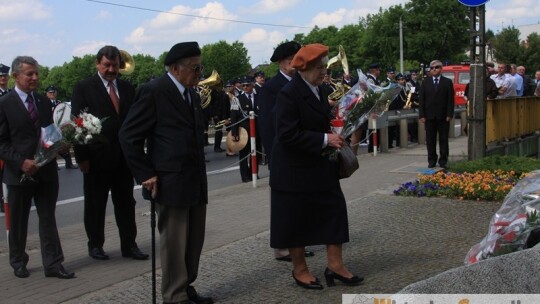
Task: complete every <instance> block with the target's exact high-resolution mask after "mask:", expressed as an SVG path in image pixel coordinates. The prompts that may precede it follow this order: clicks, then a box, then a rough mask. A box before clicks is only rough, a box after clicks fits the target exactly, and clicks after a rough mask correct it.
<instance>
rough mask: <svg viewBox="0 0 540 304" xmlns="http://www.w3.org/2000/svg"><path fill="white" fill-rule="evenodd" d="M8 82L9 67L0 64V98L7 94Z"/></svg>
mask: <svg viewBox="0 0 540 304" xmlns="http://www.w3.org/2000/svg"><path fill="white" fill-rule="evenodd" d="M8 81H9V67H8V66H7V65H3V64H1V63H0V96H2V95H5V94H7V92H9V89H8V87H7V86H8Z"/></svg>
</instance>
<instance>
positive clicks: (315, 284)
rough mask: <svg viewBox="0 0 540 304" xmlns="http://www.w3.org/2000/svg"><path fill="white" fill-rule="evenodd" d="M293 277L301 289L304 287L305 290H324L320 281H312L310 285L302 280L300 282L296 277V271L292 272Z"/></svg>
mask: <svg viewBox="0 0 540 304" xmlns="http://www.w3.org/2000/svg"><path fill="white" fill-rule="evenodd" d="M292 277H293V279H294V281H295V282H296V285H298V286H300V287H303V288H305V289H323V286H322V284H321V281H319V279H317V278H315V281H311V282H309V283H304V282H302V281H300V280H298V279H297V278H296V277H295V276H294V270H293V272H292Z"/></svg>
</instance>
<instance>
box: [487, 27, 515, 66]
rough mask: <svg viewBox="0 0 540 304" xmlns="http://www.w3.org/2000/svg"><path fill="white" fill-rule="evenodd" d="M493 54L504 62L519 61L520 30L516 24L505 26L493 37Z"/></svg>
mask: <svg viewBox="0 0 540 304" xmlns="http://www.w3.org/2000/svg"><path fill="white" fill-rule="evenodd" d="M493 54H494V55H495V58H497V61H500V62H504V63H516V62H518V59H519V55H520V47H519V30H518V29H517V28H515V27H514V26H510V27H507V28H504V29H503V30H502V31H501V32H500V33H498V34H497V35H495V38H494V39H493Z"/></svg>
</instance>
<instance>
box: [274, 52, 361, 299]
mask: <svg viewBox="0 0 540 304" xmlns="http://www.w3.org/2000/svg"><path fill="white" fill-rule="evenodd" d="M327 62H328V47H327V46H325V45H322V44H309V45H306V46H304V47H302V48H301V49H300V50H299V51H298V52H297V53H296V55H295V57H294V58H293V60H292V62H291V65H292V66H293V67H294V68H296V69H297V73H296V74H295V75H294V77H293V78H292V80H291V81H290V82H289V83H288V84H287V85H286V86H285V87H284V88H283V89H282V90H281V91H280V93H279V95H278V98H277V102H276V137H275V140H274V147H273V151H272V162H271V163H270V166H271V170H270V171H271V172H272V174H270V187H271V226H270V245H271V247H272V248H289V252H290V255H291V258H292V263H293V272H292V276H293V278H294V280H295V282H296V284H298V285H299V286H301V287H304V288H307V289H322V288H323V286H322V284H321V282H320V281H319V279H317V278H316V277H315V276H314V275H313V274H312V273H311V272H310V271H309V269H308V266H307V263H306V260H305V256H304V248H305V246H311V245H323V244H324V245H326V248H327V259H328V262H327V268H326V269H325V271H324V276H325V279H326V282H327V285H328V286H333V285H334V284H335V282H334V281H335V279H337V280H339V281H341V282H343V283H345V284H347V285H358V284H360V282H362V281H363V278H362V277H359V276H355V275H353V274H352V273H351V272H350V271H349V270H348V269H347V268H346V267H345V265H344V264H343V258H342V244H343V243H346V242H348V241H349V224H348V218H347V206H346V203H345V197H344V195H343V192H342V191H341V186H340V184H339V177H338V164H337V162H335V161H331V160H330V159H329V158H328V157H327V156H325V155H324V153H323V150H325V149H339V148H341V147H343V146H344V145H345V139H344V138H343V137H342V136H341V135H338V134H333V133H332V132H331V131H330V119H331V118H332V117H331V115H330V106H329V104H328V93H329V92H327V90H326V89H325V88H324V86H322V85H321V84H322V82H323V79H324V76H325V74H326V64H327Z"/></svg>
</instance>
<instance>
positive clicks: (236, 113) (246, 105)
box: [231, 93, 259, 136]
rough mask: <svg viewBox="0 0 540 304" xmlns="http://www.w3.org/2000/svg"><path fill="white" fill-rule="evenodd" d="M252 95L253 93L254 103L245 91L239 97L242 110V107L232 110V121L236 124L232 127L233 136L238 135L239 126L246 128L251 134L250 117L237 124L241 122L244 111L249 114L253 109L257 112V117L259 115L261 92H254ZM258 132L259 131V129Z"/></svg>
mask: <svg viewBox="0 0 540 304" xmlns="http://www.w3.org/2000/svg"><path fill="white" fill-rule="evenodd" d="M252 95H253V104H252V103H251V100H250V99H248V98H247V95H246V94H245V93H244V94H242V95H240V96H238V97H237V98H238V101H239V103H240V108H241V110H240V109H235V110H231V123H232V124H233V125H234V126H232V127H231V132H232V135H233V136H237V135H238V127H242V128H244V129H246V131H247V132H248V136H249V130H250V127H249V119H246V120H244V121H242V122H241V123H239V124H236V123H237V122H239V121H240V120H242V119H243V118H244V113H245V114H246V115H249V112H251V111H253V112H255V116H256V117H257V115H259V94H254V93H252ZM255 129H258V128H255ZM257 133H259V132H258V131H257Z"/></svg>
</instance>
